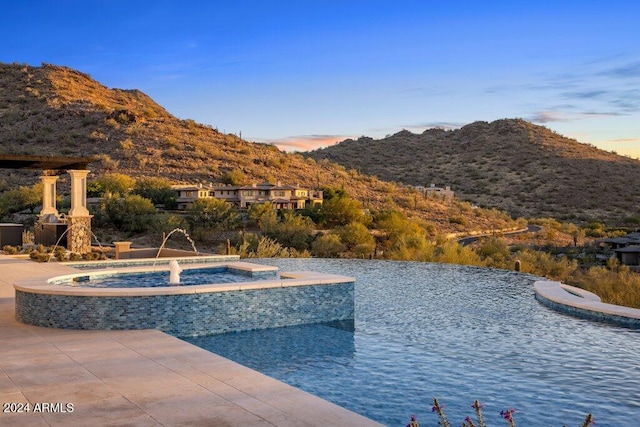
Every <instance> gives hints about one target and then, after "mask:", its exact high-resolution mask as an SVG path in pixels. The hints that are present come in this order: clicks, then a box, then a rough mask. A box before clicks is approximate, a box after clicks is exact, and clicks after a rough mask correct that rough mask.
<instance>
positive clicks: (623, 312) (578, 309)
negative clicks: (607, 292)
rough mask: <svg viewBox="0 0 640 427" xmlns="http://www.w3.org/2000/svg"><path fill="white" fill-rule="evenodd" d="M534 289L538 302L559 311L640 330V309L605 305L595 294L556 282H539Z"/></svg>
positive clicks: (534, 285)
mask: <svg viewBox="0 0 640 427" xmlns="http://www.w3.org/2000/svg"><path fill="white" fill-rule="evenodd" d="M533 289H534V291H535V295H536V299H537V300H538V301H540V302H541V303H543V304H545V305H547V306H549V307H551V308H553V309H556V310H558V311H563V312H566V313H570V314H576V315H578V316H580V317H586V318H591V319H597V320H603V321H611V322H614V323H619V324H623V325H625V326H630V327H637V328H640V309H637V308H631V307H624V306H621V305H615V304H608V303H603V302H602V301H601V300H600V297H599V296H597V295H596V294H594V293H591V292H589V291H585V290H584V289H580V288H576V287H574V286H569V285H565V284H563V283H560V282H555V281H547V280H540V281H537V282H535V283H534V284H533Z"/></svg>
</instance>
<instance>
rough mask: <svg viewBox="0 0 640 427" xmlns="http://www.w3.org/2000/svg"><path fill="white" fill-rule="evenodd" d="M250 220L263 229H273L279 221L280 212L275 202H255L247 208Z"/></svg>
mask: <svg viewBox="0 0 640 427" xmlns="http://www.w3.org/2000/svg"><path fill="white" fill-rule="evenodd" d="M247 217H248V218H249V221H250V222H251V223H252V224H253V225H255V226H257V227H258V228H259V229H260V230H262V231H265V232H266V231H269V230H273V228H274V227H275V226H276V224H277V223H278V212H277V211H276V209H275V207H274V206H273V204H271V203H269V202H266V203H255V204H253V205H251V206H249V209H247Z"/></svg>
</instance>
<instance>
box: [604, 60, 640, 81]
mask: <svg viewBox="0 0 640 427" xmlns="http://www.w3.org/2000/svg"><path fill="white" fill-rule="evenodd" d="M601 74H602V75H603V76H609V77H618V78H625V79H628V78H639V77H640V61H637V62H631V63H628V64H625V65H621V66H619V67H614V68H611V69H609V70H606V71H603V72H602V73H601Z"/></svg>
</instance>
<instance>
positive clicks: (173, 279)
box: [169, 259, 182, 285]
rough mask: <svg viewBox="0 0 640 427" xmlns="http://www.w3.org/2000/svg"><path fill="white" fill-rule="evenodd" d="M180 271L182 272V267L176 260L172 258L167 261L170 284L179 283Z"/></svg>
mask: <svg viewBox="0 0 640 427" xmlns="http://www.w3.org/2000/svg"><path fill="white" fill-rule="evenodd" d="M180 273H182V268H181V267H180V265H179V264H178V261H176V260H175V259H172V260H171V261H169V284H170V285H179V284H180Z"/></svg>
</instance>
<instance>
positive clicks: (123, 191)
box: [96, 173, 136, 196]
mask: <svg viewBox="0 0 640 427" xmlns="http://www.w3.org/2000/svg"><path fill="white" fill-rule="evenodd" d="M96 181H97V182H98V184H99V185H100V186H101V187H102V188H103V191H104V193H109V194H113V195H115V194H119V195H121V196H126V195H127V194H129V193H130V192H131V190H133V188H134V186H135V184H136V180H135V178H132V177H130V176H129V175H125V174H122V173H108V174H105V175H103V176H101V177H99V178H98V179H97V180H96Z"/></svg>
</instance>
